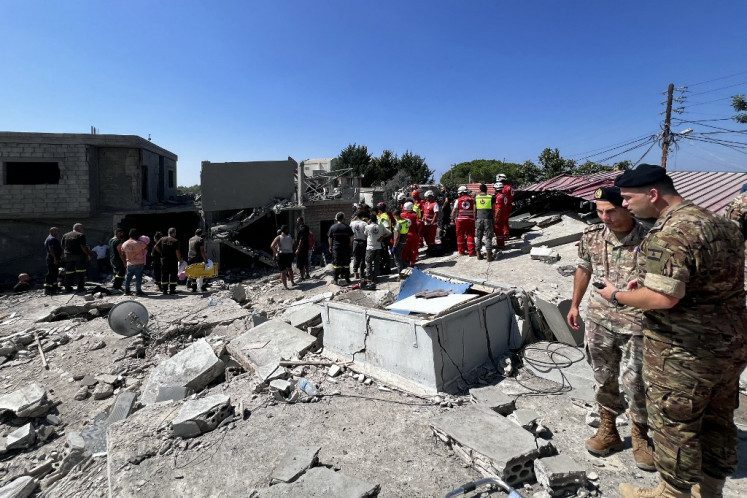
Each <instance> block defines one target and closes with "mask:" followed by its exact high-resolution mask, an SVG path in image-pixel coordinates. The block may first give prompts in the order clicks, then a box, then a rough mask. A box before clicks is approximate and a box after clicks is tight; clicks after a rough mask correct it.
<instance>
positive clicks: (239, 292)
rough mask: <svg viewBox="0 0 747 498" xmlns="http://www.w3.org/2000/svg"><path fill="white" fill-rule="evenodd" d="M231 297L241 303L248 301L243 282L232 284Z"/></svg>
mask: <svg viewBox="0 0 747 498" xmlns="http://www.w3.org/2000/svg"><path fill="white" fill-rule="evenodd" d="M231 299H233V300H234V301H236V302H237V303H239V304H241V303H243V302H244V301H246V289H245V288H244V286H243V285H241V284H236V285H232V286H231Z"/></svg>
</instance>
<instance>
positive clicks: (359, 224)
mask: <svg viewBox="0 0 747 498" xmlns="http://www.w3.org/2000/svg"><path fill="white" fill-rule="evenodd" d="M364 218H365V219H364ZM366 221H368V215H366V214H364V213H362V212H360V211H359V212H358V213H356V214H355V215H353V221H351V222H350V228H351V229H352V230H353V276H354V277H355V278H366V266H365V262H364V261H365V258H366V234H365V232H364V231H365V229H366Z"/></svg>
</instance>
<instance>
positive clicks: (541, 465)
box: [534, 455, 586, 496]
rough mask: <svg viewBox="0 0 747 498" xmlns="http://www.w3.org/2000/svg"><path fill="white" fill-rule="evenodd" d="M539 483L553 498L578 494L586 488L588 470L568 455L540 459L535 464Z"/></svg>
mask: <svg viewBox="0 0 747 498" xmlns="http://www.w3.org/2000/svg"><path fill="white" fill-rule="evenodd" d="M534 473H535V475H536V476H537V482H538V483H540V484H541V485H542V487H543V488H545V490H546V491H547V492H548V493H550V494H551V495H552V496H566V495H567V494H568V493H573V494H576V491H577V490H578V489H579V488H583V487H584V486H586V470H585V469H584V468H583V467H582V466H580V465H579V464H577V463H576V462H575V461H573V459H572V458H570V457H568V456H566V455H555V456H551V457H545V458H539V459H537V460H536V461H535V462H534Z"/></svg>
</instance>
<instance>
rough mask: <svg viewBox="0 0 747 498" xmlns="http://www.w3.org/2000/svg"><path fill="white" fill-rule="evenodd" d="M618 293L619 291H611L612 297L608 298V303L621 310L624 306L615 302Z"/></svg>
mask: <svg viewBox="0 0 747 498" xmlns="http://www.w3.org/2000/svg"><path fill="white" fill-rule="evenodd" d="M618 292H620V291H619V290H615V291H612V295H611V296H610V302H611V303H612V304H614V305H615V306H617V307H618V308H622V307H623V306H625V305H624V304H622V303H621V302H620V301H618V300H617V293H618Z"/></svg>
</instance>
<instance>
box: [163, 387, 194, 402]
mask: <svg viewBox="0 0 747 498" xmlns="http://www.w3.org/2000/svg"><path fill="white" fill-rule="evenodd" d="M192 394H194V390H193V389H190V388H189V387H183V386H158V395H157V396H156V402H158V401H181V400H183V399H184V398H186V397H187V396H191V395H192Z"/></svg>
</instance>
